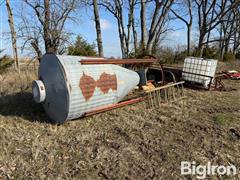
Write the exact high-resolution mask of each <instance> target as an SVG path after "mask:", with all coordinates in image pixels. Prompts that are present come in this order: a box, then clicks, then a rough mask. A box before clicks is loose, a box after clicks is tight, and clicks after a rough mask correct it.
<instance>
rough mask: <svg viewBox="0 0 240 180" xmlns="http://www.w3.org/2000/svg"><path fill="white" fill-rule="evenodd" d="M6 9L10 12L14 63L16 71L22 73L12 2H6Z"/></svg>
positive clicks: (8, 0)
mask: <svg viewBox="0 0 240 180" xmlns="http://www.w3.org/2000/svg"><path fill="white" fill-rule="evenodd" d="M6 7H7V12H8V23H9V27H10V31H11V38H12V48H13V56H14V61H15V69H17V70H19V71H20V67H19V59H18V51H17V37H16V31H15V27H14V21H13V14H12V9H11V6H10V0H6Z"/></svg>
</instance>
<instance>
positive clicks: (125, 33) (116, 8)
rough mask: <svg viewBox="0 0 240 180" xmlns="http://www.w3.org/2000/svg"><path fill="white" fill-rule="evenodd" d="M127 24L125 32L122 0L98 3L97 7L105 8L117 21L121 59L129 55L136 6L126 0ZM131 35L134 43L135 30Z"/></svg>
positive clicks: (107, 0)
mask: <svg viewBox="0 0 240 180" xmlns="http://www.w3.org/2000/svg"><path fill="white" fill-rule="evenodd" d="M126 4H127V5H128V24H127V30H126V29H125V23H124V15H123V13H124V12H123V5H124V0H114V1H110V0H102V1H100V2H99V5H100V6H102V7H105V8H106V9H107V10H108V11H109V12H110V13H111V14H112V15H113V16H114V17H115V18H116V20H117V24H118V34H119V38H120V44H121V51H122V57H124V58H127V57H128V56H129V54H130V39H131V38H130V37H131V34H132V33H131V32H132V29H134V28H133V26H134V25H133V24H134V7H135V4H136V0H128V1H127V3H126ZM133 32H134V33H133V34H134V35H135V43H136V37H137V36H136V30H135V29H134V30H133Z"/></svg>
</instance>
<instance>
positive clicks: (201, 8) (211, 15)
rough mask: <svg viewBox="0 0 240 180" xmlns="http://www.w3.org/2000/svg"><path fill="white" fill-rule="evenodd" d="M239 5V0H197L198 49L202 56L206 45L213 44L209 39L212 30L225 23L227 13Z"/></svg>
mask: <svg viewBox="0 0 240 180" xmlns="http://www.w3.org/2000/svg"><path fill="white" fill-rule="evenodd" d="M239 3H240V2H239V1H238V0H231V1H228V0H212V1H208V0H195V4H196V6H197V13H198V28H199V41H198V49H199V50H200V56H202V54H203V48H204V45H208V44H209V42H212V40H210V39H209V37H210V33H211V32H212V30H213V29H215V28H216V27H217V26H218V25H219V24H220V23H221V22H223V21H224V17H225V16H226V15H227V13H228V12H229V11H231V10H232V9H234V8H235V7H236V6H238V5H239ZM217 41H218V40H217Z"/></svg>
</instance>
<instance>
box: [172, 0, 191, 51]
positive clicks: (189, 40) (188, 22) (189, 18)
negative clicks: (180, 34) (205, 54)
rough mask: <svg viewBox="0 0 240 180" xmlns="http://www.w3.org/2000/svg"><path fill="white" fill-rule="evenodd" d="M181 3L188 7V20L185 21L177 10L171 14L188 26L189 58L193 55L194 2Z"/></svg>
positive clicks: (184, 1)
mask: <svg viewBox="0 0 240 180" xmlns="http://www.w3.org/2000/svg"><path fill="white" fill-rule="evenodd" d="M180 3H182V4H183V6H184V7H185V6H186V7H187V16H188V18H186V19H185V18H184V17H183V16H182V15H180V14H179V13H178V12H177V11H176V10H173V9H171V12H172V13H173V14H174V15H175V16H176V17H177V18H178V19H180V20H181V21H182V22H183V23H185V24H186V26H187V54H188V56H189V55H190V54H191V31H192V22H193V13H192V0H183V2H180ZM179 6H180V8H181V9H180V10H181V11H182V6H181V5H180V4H179ZM184 7H183V8H184Z"/></svg>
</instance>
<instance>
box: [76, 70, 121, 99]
mask: <svg viewBox="0 0 240 180" xmlns="http://www.w3.org/2000/svg"><path fill="white" fill-rule="evenodd" d="M79 86H80V89H81V91H82V94H83V96H84V98H85V100H86V101H88V100H89V99H90V98H91V97H92V96H93V94H94V91H95V88H96V87H98V88H99V89H100V90H101V91H102V92H103V93H104V94H106V93H108V91H109V90H110V89H112V90H113V91H116V90H117V77H116V74H114V75H111V74H107V73H105V72H103V73H102V74H101V75H100V77H99V79H98V80H97V81H95V80H94V79H93V78H92V77H91V76H88V75H86V74H85V73H84V72H83V75H82V77H81V78H80V83H79Z"/></svg>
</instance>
